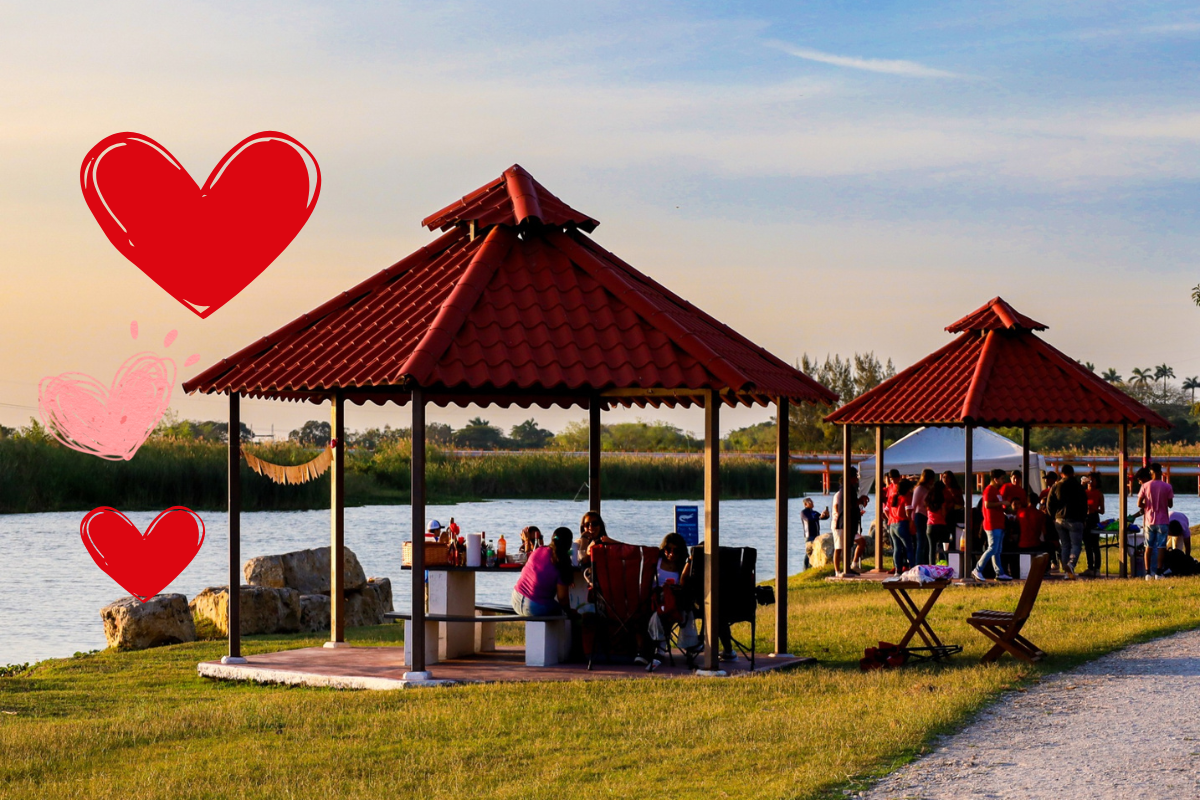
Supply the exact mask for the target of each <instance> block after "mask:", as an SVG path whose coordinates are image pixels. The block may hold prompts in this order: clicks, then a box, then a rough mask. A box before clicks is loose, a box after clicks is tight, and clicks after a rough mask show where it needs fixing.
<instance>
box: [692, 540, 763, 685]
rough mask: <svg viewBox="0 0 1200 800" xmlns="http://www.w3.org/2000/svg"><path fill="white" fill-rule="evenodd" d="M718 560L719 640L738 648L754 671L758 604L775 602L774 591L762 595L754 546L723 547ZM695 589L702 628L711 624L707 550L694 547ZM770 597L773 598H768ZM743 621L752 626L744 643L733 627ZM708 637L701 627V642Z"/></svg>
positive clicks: (695, 599) (693, 569)
mask: <svg viewBox="0 0 1200 800" xmlns="http://www.w3.org/2000/svg"><path fill="white" fill-rule="evenodd" d="M717 557H718V558H719V559H720V562H719V563H720V570H719V572H718V578H717V592H718V593H719V595H720V598H719V605H720V608H719V612H720V617H719V618H718V622H717V638H718V639H719V640H720V641H721V643H722V644H723V645H725V647H726V648H728V647H729V646H730V645H732V646H733V647H736V648H737V649H738V651H739V652H740V653H741V654H742V656H743V657H745V658H747V659H749V660H750V670H751V672H753V671H754V642H755V638H756V634H757V633H758V605H759V600H760V595H761V599H762V602H763V604H764V605H766V604H767V603H773V602H774V592H770V591H767V592H761V591H760V590H761V589H768V590H769V589H770V587H760V586H759V585H758V577H757V576H758V572H757V562H758V551H757V550H755V549H754V548H753V547H721V548H719V549H718V554H717ZM688 585H689V586H691V597H692V600H693V602H694V603H695V608H696V619H697V620H700V621H701V626H703V625H704V624H707V620H705V619H704V548H703V547H693V548H692V570H691V576H690V577H689V578H688ZM768 595H769V599H768ZM739 622H748V623H750V639H749V642H748V643H743V642H741V641H739V640H738V639H736V638H734V636H733V625H735V624H737V623H739ZM704 637H705V634H704V632H703V627H701V641H703V640H704Z"/></svg>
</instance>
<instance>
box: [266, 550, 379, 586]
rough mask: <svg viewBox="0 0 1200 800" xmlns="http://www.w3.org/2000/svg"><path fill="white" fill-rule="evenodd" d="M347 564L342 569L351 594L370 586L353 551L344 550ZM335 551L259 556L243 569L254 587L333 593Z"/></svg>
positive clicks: (304, 551) (310, 551)
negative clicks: (332, 557) (332, 565)
mask: <svg viewBox="0 0 1200 800" xmlns="http://www.w3.org/2000/svg"><path fill="white" fill-rule="evenodd" d="M344 551H345V564H344V566H343V569H342V579H343V581H344V582H345V586H343V587H342V588H344V589H346V590H348V591H354V590H357V589H361V588H362V587H363V586H365V585H366V583H367V574H366V573H365V572H363V568H362V564H360V563H358V556H356V555H354V551H353V550H351V549H350V548H348V547H347V548H344ZM332 552H333V549H332V548H329V547H317V548H313V549H311V550H297V551H295V552H293V553H284V554H283V555H277V556H259V557H257V558H252V559H250V560H249V561H247V562H246V563H245V565H243V567H242V575H243V576H244V577H245V579H246V583H249V584H250V585H251V586H265V587H268V588H272V589H295V590H296V591H297V592H299V593H300V594H314V595H315V594H324V595H328V594H329V593H330V591H332V587H331V586H330V585H329V584H330V580H329V579H330V575H331V574H332V569H331V567H330V562H329V557H330V554H331V553H332Z"/></svg>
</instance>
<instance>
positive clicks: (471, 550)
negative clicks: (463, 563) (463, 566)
mask: <svg viewBox="0 0 1200 800" xmlns="http://www.w3.org/2000/svg"><path fill="white" fill-rule="evenodd" d="M482 543H483V534H482V533H468V534H467V566H468V567H478V566H480V564H481V563H482V559H481V558H480V552H479V551H480V547H481V545H482Z"/></svg>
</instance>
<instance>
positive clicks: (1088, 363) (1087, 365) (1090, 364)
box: [1079, 361, 1096, 372]
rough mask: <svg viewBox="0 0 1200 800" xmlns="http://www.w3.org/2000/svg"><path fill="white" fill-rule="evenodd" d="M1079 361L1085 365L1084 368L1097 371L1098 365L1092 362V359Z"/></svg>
mask: <svg viewBox="0 0 1200 800" xmlns="http://www.w3.org/2000/svg"><path fill="white" fill-rule="evenodd" d="M1079 363H1080V365H1081V366H1083V368H1084V369H1086V370H1087V371H1088V372H1095V371H1096V365H1095V364H1093V363H1092V362H1090V361H1080V362H1079Z"/></svg>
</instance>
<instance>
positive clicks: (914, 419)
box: [825, 297, 1171, 577]
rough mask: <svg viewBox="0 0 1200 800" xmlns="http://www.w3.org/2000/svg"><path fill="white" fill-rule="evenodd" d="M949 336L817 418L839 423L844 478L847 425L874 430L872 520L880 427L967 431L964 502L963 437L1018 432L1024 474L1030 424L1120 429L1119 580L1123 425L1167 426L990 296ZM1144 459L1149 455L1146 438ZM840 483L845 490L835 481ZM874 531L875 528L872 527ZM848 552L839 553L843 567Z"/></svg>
mask: <svg viewBox="0 0 1200 800" xmlns="http://www.w3.org/2000/svg"><path fill="white" fill-rule="evenodd" d="M946 330H947V331H949V332H950V333H956V334H958V336H957V337H956V338H955V339H954V341H952V342H950V344H948V345H946V346H945V347H943V348H941V349H940V350H938V351H936V352H934V353H931V354H929V355H928V356H926V357H925V358H923V359H921V360H920V361H918V362H917V363H916V364H913V365H912V366H911V367H909V368H908V369H906V370H904V371H903V372H901V373H900V374H898V375H896V376H895V377H894V378H891V379H889V380H887V381H885V382H883V383H881V384H880V385H879V386H876V387H875V388H874V389H872V390H871V391H869V392H866V393H864V394H862V395H860V396H859V397H857V398H855V399H854V400H852V401H850V402H849V403H847V404H846V405H844V406H842V407H841V408H839V409H838V410H837V411H835V412H833V413H832V414H830V415H829V416H828V417H826V418H825V419H826V420H827V421H828V422H833V423H836V424H838V425H842V426H843V457H842V460H843V464H842V470H843V476H842V480H843V481H845V480H846V477H847V474H848V473H849V470H850V428H851V426H854V425H862V426H873V427H874V428H875V486H876V491H875V515H876V516H875V518H876V519H877V520H878V519H881V518H882V515H883V500H882V493H881V492H880V491H879V487H880V486H882V485H883V475H884V465H883V463H884V462H883V456H884V453H883V430H884V427H885V426H888V425H926V426H932V425H945V426H961V427H965V428H966V430H967V436H966V447H965V451H966V452H965V453H964V454H963V465H964V472H965V473H966V480H965V481H964V487H963V490H964V498H965V505H966V507H967V508H968V509H971V508H972V507H973V506H974V502H973V499H972V489H973V487H972V477H973V474H974V465H973V464H972V452H971V450H972V447H971V444H972V435H971V432H972V431H973V430H974V429H975V428H997V427H1004V428H1008V427H1012V428H1020V429H1021V431H1022V436H1021V439H1022V449H1023V451H1024V454H1025V457H1024V459H1023V461H1024V464H1023V470H1024V472H1025V473H1028V471H1029V463H1028V462H1029V429H1030V428H1031V427H1035V426H1038V427H1068V426H1069V427H1088V428H1096V427H1113V428H1117V429H1118V431H1119V450H1120V465H1119V472H1120V477H1119V490H1120V494H1121V514H1120V516H1119V523H1118V524H1119V533H1118V539H1119V545H1120V549H1121V575H1122V577H1124V576H1126V575H1128V552H1127V549H1126V523H1125V509H1126V507H1127V500H1128V496H1129V478H1128V470H1127V467H1126V454H1127V450H1128V438H1129V436H1128V434H1129V427H1130V426H1131V425H1132V426H1142V427H1143V429H1145V428H1148V427H1155V428H1170V427H1171V423H1169V422H1167V421H1166V420H1165V419H1163V418H1162V417H1161V416H1159V415H1158V414H1156V413H1155V412H1154V411H1152V410H1151V409H1149V408H1147V407H1146V406H1144V405H1142V404H1141V403H1139V402H1138V401H1136V400H1134V399H1133V398H1132V397H1130V396H1129V395H1127V394H1125V393H1124V392H1122V391H1121V390H1120V389H1118V388H1116V387H1115V386H1111V385H1109V384H1108V383H1106V382H1105V381H1103V380H1101V379H1100V378H1099V377H1097V376H1096V375H1095V374H1093V373H1092V372H1091V371H1090V370H1088V369H1087V368H1085V367H1083V366H1082V365H1080V364H1079V362H1077V361H1075V360H1074V359H1073V358H1070V357H1069V356H1066V355H1064V354H1063V353H1061V352H1059V351H1058V350H1056V349H1055V348H1054V347H1051V346H1050V345H1049V344H1047V343H1046V342H1044V341H1042V340H1041V339H1040V338H1039V337H1038V336H1037V335H1036V334H1035V333H1034V331H1044V330H1046V326H1045V325H1043V324H1042V323H1040V322H1037V321H1035V320H1033V319H1030V318H1029V317H1027V316H1025V315H1024V314H1020V313H1018V312H1017V311H1016V310H1015V309H1014V308H1013V307H1012V306H1010V305H1009V304H1008V303H1006V302H1004V300H1002V299H1001V298H999V297H996V298H994V299H992V300H990V301H989V302H987V303H985V304H984V305H983V306H982V307H980V308H978V309H976V310H975V311H973V312H971V313H970V314H968V315H967V316H965V317H963V318H962V319H960V320H958V321H957V322H955V323H954V324H952V325H950V326H948V327H947V328H946ZM1143 440H1144V441H1145V442H1146V443H1147V445H1146V446H1145V449H1144V454H1143V458H1144V459H1148V458H1149V446H1148V443H1149V436H1148V435H1145V434H1144V436H1143ZM843 485H844V484H843ZM964 516H965V525H966V536H965V540H966V547H965V552H964V554H963V570H964V572H965V571H966V570H967V569H969V568H970V566H971V564H972V563H973V561H974V558H973V556H974V554H973V552H972V551H973V549H974V542H973V541H972V538H973V531H972V530H971V528H972V527H973V520H972V515H971V514H970V513H967V514H965V515H964ZM879 527H880V530H882V526H879ZM851 550H852V548H846V549H845V551H844V552H845V555H846V565H845V566H844V567H843V568H844V569H849V559H850V554H851ZM882 563H883V536H882V535H878V536H876V537H875V566H876V569H880V568H881V565H882Z"/></svg>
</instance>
